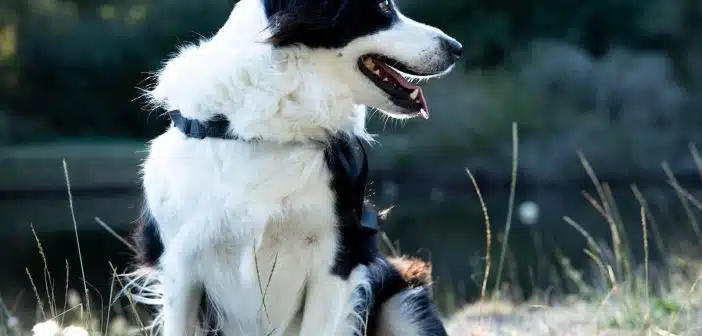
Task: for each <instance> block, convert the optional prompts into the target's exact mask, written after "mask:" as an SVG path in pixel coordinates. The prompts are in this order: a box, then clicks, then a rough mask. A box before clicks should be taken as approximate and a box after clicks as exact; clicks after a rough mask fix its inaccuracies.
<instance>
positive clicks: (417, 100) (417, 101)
mask: <svg viewBox="0 0 702 336" xmlns="http://www.w3.org/2000/svg"><path fill="white" fill-rule="evenodd" d="M414 102H415V103H418V104H421V103H422V102H420V101H419V99H415V100H414Z"/></svg>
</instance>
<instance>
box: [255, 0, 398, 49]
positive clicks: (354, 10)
mask: <svg viewBox="0 0 702 336" xmlns="http://www.w3.org/2000/svg"><path fill="white" fill-rule="evenodd" d="M261 1H262V2H263V8H264V11H265V13H266V17H268V21H269V29H270V30H271V33H272V36H271V38H270V39H269V42H271V43H273V44H274V45H275V46H280V47H282V46H286V45H291V44H302V45H305V46H307V47H310V48H340V47H343V46H345V45H346V44H348V43H349V42H351V41H352V40H354V39H356V38H358V37H361V36H365V35H370V34H372V33H374V32H377V31H381V30H385V29H388V28H390V27H391V26H392V25H393V23H395V21H397V19H398V15H397V11H396V10H395V8H394V6H395V5H394V3H393V2H392V1H391V0H389V2H388V3H389V5H390V6H389V7H386V6H385V5H384V4H383V5H381V3H383V2H384V0H328V1H320V0H261ZM388 8H389V10H388Z"/></svg>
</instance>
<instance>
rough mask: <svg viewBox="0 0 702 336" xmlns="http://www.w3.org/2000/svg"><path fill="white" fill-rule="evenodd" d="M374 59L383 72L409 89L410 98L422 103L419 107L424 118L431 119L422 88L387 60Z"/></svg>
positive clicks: (374, 62)
mask: <svg viewBox="0 0 702 336" xmlns="http://www.w3.org/2000/svg"><path fill="white" fill-rule="evenodd" d="M371 60H372V61H373V64H375V66H377V67H378V68H380V70H381V71H382V72H383V74H385V75H387V76H388V77H389V78H390V79H392V80H393V81H394V82H395V83H396V84H397V85H399V86H401V87H403V88H404V89H406V90H407V92H409V93H408V95H409V98H411V99H412V100H414V101H417V102H418V103H419V104H421V106H422V107H421V108H420V109H419V114H421V116H422V117H423V118H424V119H429V107H428V106H427V102H426V100H425V99H424V94H423V93H422V88H420V87H419V86H416V85H412V84H410V82H408V81H407V80H406V79H405V77H402V75H400V73H399V72H397V71H395V69H393V68H391V67H390V66H388V65H387V64H385V62H382V61H380V60H377V59H375V58H371Z"/></svg>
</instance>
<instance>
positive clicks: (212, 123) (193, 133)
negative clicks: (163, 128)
mask: <svg viewBox="0 0 702 336" xmlns="http://www.w3.org/2000/svg"><path fill="white" fill-rule="evenodd" d="M168 116H170V117H171V121H172V122H173V126H175V127H176V128H177V129H179V130H180V131H181V132H183V134H185V136H187V137H189V138H195V139H204V138H217V139H226V140H244V139H242V138H240V137H239V136H237V135H235V134H231V133H229V120H227V118H226V117H225V116H223V115H216V116H214V117H213V118H212V119H209V120H207V121H200V120H197V119H190V118H186V117H184V116H183V115H182V114H181V113H180V111H178V110H173V111H169V112H168Z"/></svg>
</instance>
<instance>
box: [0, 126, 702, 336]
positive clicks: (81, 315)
mask: <svg viewBox="0 0 702 336" xmlns="http://www.w3.org/2000/svg"><path fill="white" fill-rule="evenodd" d="M513 141H514V153H513V156H514V160H513V170H512V172H513V174H512V188H511V195H510V200H509V201H510V207H509V216H508V220H507V223H506V232H505V234H504V237H503V240H502V244H501V245H500V253H499V254H497V255H495V256H492V255H490V253H487V254H486V255H485V256H484V259H483V260H484V272H482V273H483V274H482V276H481V277H482V278H483V281H482V285H481V299H480V300H479V301H478V302H473V303H468V304H465V305H461V306H460V307H457V309H455V311H453V312H452V313H451V314H450V316H447V317H446V319H445V321H446V325H447V328H448V330H449V334H450V335H452V336H467V335H475V336H482V335H485V336H487V335H490V336H492V335H534V336H536V335H556V336H565V335H584V336H589V335H661V336H668V335H691V336H692V335H700V334H702V289H701V288H700V286H698V282H699V281H700V279H702V258H700V257H699V254H698V253H699V252H700V251H702V231H701V230H700V227H699V226H698V221H697V218H698V216H699V214H700V213H702V202H701V201H699V200H698V199H696V198H695V197H693V196H692V194H691V193H690V192H688V191H687V190H686V189H685V188H684V186H681V185H679V184H678V182H677V181H676V179H675V176H674V175H673V174H672V173H671V171H670V169H669V168H668V166H667V165H666V164H665V163H663V164H662V169H663V171H664V172H665V173H666V174H667V176H668V182H669V184H670V187H671V188H673V189H674V190H675V192H676V194H677V196H678V197H679V200H680V202H681V203H682V205H683V208H684V209H685V216H686V218H687V221H688V222H689V225H690V228H691V230H692V232H694V233H695V235H696V238H697V241H698V243H697V244H693V245H692V246H679V247H677V248H670V247H669V248H668V249H666V251H665V253H664V255H666V256H667V258H665V260H663V261H662V262H657V263H655V264H654V263H652V262H649V260H650V258H649V255H650V253H651V252H652V251H655V250H656V249H662V246H661V244H660V241H661V240H662V237H660V236H659V235H658V232H660V230H659V229H658V228H659V227H660V226H661V225H665V224H666V223H661V222H659V221H657V220H656V218H654V217H653V216H652V215H651V213H650V211H649V204H648V202H647V200H646V199H645V198H644V197H643V196H642V194H641V193H640V192H639V191H638V188H637V187H636V186H632V194H633V195H634V196H635V197H637V199H638V200H639V202H640V204H641V213H640V218H639V221H640V227H641V230H642V232H643V237H644V239H643V243H642V244H643V246H642V247H641V248H643V251H644V260H643V262H642V263H641V262H639V263H637V262H635V261H634V258H633V257H632V256H631V254H630V252H629V251H631V246H628V244H629V243H628V240H627V239H626V232H625V231H624V223H623V222H622V220H621V216H620V215H619V213H618V210H617V206H616V202H615V201H614V199H613V197H612V196H611V190H610V188H609V186H608V185H607V184H606V183H602V182H600V181H599V180H598V179H597V176H596V174H595V172H594V171H593V170H592V169H591V168H590V165H589V163H588V162H587V160H586V159H585V158H584V157H583V156H581V160H582V163H583V167H584V169H585V170H586V172H587V173H588V175H589V176H590V177H591V179H592V182H593V184H594V186H595V188H596V190H597V195H588V194H585V195H584V197H585V198H586V199H587V200H588V201H589V202H590V203H591V204H592V206H593V207H594V208H595V209H596V210H597V211H598V212H599V213H600V214H601V215H602V219H603V223H606V225H608V227H609V230H610V233H611V242H612V244H611V246H607V245H603V244H602V243H599V242H597V241H595V240H594V239H593V238H592V237H591V236H590V235H589V234H588V233H587V231H585V230H584V229H583V228H582V226H581V225H579V224H578V223H576V222H574V221H573V220H572V219H570V218H568V217H565V218H564V219H563V220H564V221H565V223H567V224H568V225H570V226H571V227H572V229H573V230H576V231H578V232H580V233H581V234H582V235H583V237H584V239H586V241H587V242H588V248H587V249H585V250H584V251H583V253H585V254H586V255H587V256H588V257H589V258H590V260H591V261H592V265H593V267H594V268H595V269H597V270H598V272H597V274H599V276H598V277H597V279H595V281H586V280H585V279H584V277H583V275H582V273H581V272H580V271H578V270H575V269H573V268H572V267H569V263H568V260H567V259H565V258H561V260H560V265H558V267H560V268H561V269H563V270H565V274H566V276H565V277H564V278H565V279H562V280H564V281H566V282H569V283H570V284H571V285H572V286H574V287H575V288H577V289H578V290H577V291H576V294H574V295H567V296H564V297H553V296H552V295H551V293H550V292H549V290H548V289H547V288H544V289H543V290H542V291H539V292H538V294H537V295H534V296H533V297H532V298H530V299H529V300H527V301H526V302H523V301H522V302H518V301H516V300H511V299H510V295H509V294H508V293H509V291H508V290H505V288H504V287H502V285H503V283H504V281H502V277H503V275H504V273H505V269H506V268H508V267H507V266H508V265H507V262H505V253H506V252H505V251H506V247H507V244H508V237H509V231H510V226H511V218H512V212H513V211H512V210H513V208H514V192H515V188H516V182H517V181H516V167H517V162H518V147H517V129H516V126H514V127H513ZM690 153H691V155H692V157H693V158H694V161H695V162H696V164H697V167H698V170H699V173H700V178H701V179H702V157H701V156H700V154H699V152H698V150H697V148H696V147H695V146H694V145H690ZM64 173H65V175H66V182H67V185H68V188H69V198H70V181H69V177H68V169H67V168H66V166H65V164H64ZM468 175H469V177H470V178H471V179H472V175H471V174H470V172H468ZM473 181H474V180H473ZM474 182H475V181H474ZM475 187H476V188H475V190H476V192H477V193H478V196H479V197H480V199H481V200H482V196H481V194H480V189H479V188H478V186H477V185H475ZM70 206H71V209H72V206H73V205H72V199H70ZM483 209H484V210H486V209H485V207H484V205H483ZM105 227H106V228H107V226H106V225H105ZM107 229H108V228H107ZM492 236H493V234H492V230H491V223H490V219H489V217H488V216H487V211H485V238H486V243H487V246H488V248H487V250H488V251H490V250H491V246H492V245H494V244H496V242H495V241H493V240H494V239H493V237H492ZM116 239H117V238H116ZM76 240H78V235H77V231H76ZM77 243H78V246H79V251H78V252H79V253H80V242H79V241H77ZM125 243H126V242H125ZM37 245H38V250H39V253H40V254H42V256H43V250H42V247H41V242H40V241H39V240H38V239H37ZM67 267H68V265H67ZM81 268H82V265H81ZM489 277H492V278H491V279H496V280H492V281H488V278H489ZM56 278H59V279H60V277H54V276H53V275H52V274H50V273H49V271H48V269H46V268H45V270H44V278H43V279H32V278H31V277H30V281H31V284H32V287H33V288H34V292H35V298H36V300H37V302H38V305H39V309H40V314H39V316H42V319H41V321H40V322H38V323H37V324H36V325H35V326H34V328H33V329H32V330H22V329H21V328H19V327H18V323H17V321H16V320H15V319H14V318H13V312H12V311H11V309H9V308H8V307H6V306H5V305H4V304H2V302H1V301H0V335H2V336H4V335H38V336H50V335H63V336H84V335H113V336H121V335H132V334H141V333H144V332H143V331H140V330H141V329H140V328H142V327H143V325H144V324H146V322H145V321H146V316H147V315H145V314H144V313H143V311H142V310H141V309H140V308H139V307H136V306H135V305H134V304H133V303H132V302H131V301H130V298H129V296H128V295H126V296H124V297H123V298H122V299H121V301H120V303H121V304H120V305H114V308H112V307H113V306H112V305H110V306H109V307H96V306H95V305H96V303H95V302H91V301H90V299H91V298H90V296H89V295H88V285H87V284H86V283H85V282H84V283H83V288H79V289H68V288H60V286H58V285H57V282H56ZM83 278H84V277H83ZM58 283H60V282H58ZM493 283H494V284H498V285H499V286H498V285H494V286H493V285H491V284H493ZM121 286H122V284H121V283H120V281H119V279H115V280H114V281H113V284H112V288H113V291H111V295H110V298H109V299H108V300H106V302H113V300H114V297H115V294H116V293H118V292H119V291H120V289H121ZM57 293H61V294H57ZM55 295H63V296H65V297H66V298H67V300H66V302H67V304H66V305H65V306H63V307H57V306H56V296H55ZM45 297H47V298H48V299H47V300H44V299H42V298H45ZM125 302H126V304H125ZM125 306H126V307H127V308H126V309H125V308H124V307H125ZM103 308H104V309H103ZM96 311H100V312H101V313H99V314H98V313H95V312H96ZM105 311H106V313H104V312H105Z"/></svg>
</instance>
